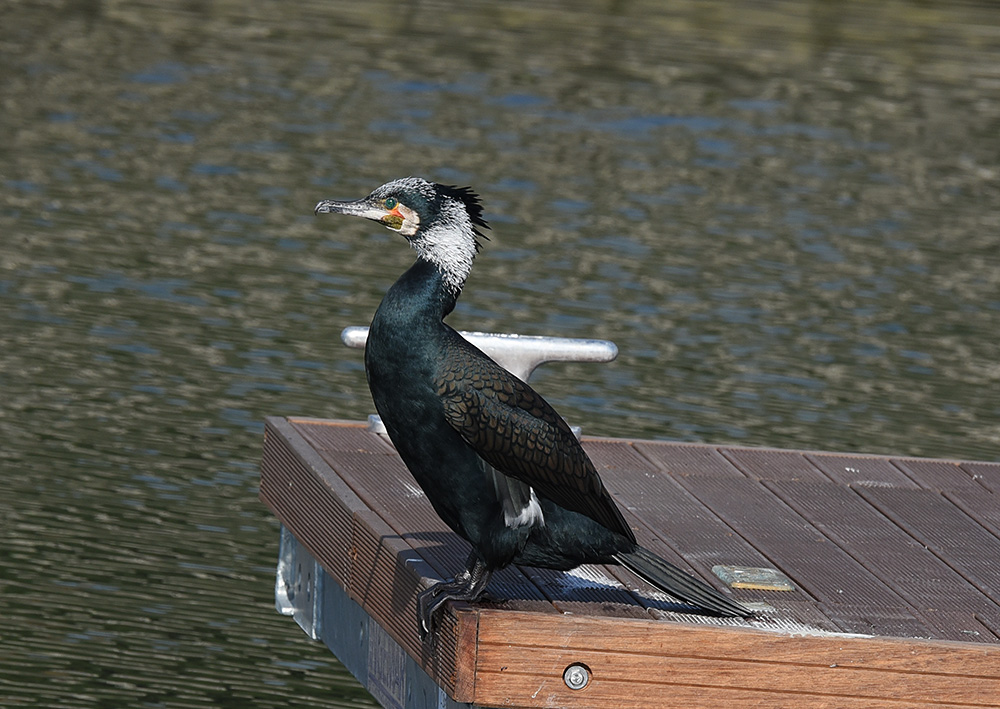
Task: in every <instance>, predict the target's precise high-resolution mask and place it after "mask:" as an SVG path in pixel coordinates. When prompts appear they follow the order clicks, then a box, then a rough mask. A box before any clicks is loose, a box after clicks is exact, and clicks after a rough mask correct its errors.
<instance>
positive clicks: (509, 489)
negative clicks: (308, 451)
mask: <svg viewBox="0 0 1000 709" xmlns="http://www.w3.org/2000/svg"><path fill="white" fill-rule="evenodd" d="M316 212H317V213H325V212H334V213H340V214H348V215H353V216H360V217H364V218H367V219H371V220H374V221H378V222H380V223H382V224H383V225H385V226H387V227H388V228H390V229H392V230H394V231H398V232H400V233H401V234H402V235H403V236H405V237H406V238H407V239H408V240H409V242H410V244H411V245H412V246H413V248H414V249H415V250H416V252H417V260H416V262H415V263H414V264H413V266H411V267H410V268H409V270H407V271H406V272H405V273H404V274H403V275H402V276H400V278H399V280H397V281H396V283H395V284H394V285H393V286H392V287H391V288H390V289H389V291H388V292H387V293H386V295H385V298H384V299H383V300H382V303H381V305H379V307H378V310H377V311H376V313H375V317H374V319H373V320H372V324H371V328H370V329H369V334H368V344H367V346H366V348H365V372H366V374H367V377H368V384H369V388H370V389H371V393H372V398H373V399H374V401H375V407H376V409H377V410H378V412H379V415H380V416H381V418H382V421H383V423H384V424H385V427H386V430H387V432H388V434H389V438H390V439H391V440H392V442H393V445H395V447H396V450H397V451H398V452H399V455H400V457H401V458H402V459H403V462H404V463H405V464H406V466H407V468H409V470H410V472H411V473H412V474H413V477H414V478H415V479H416V481H417V483H418V484H419V485H420V487H421V488H422V489H423V491H424V493H425V494H426V495H427V499H428V500H429V501H430V503H431V505H432V506H433V507H434V510H435V511H436V512H437V513H438V515H440V516H441V518H442V519H443V520H444V522H445V523H446V524H447V525H448V526H449V527H451V528H452V529H453V530H455V532H457V533H458V534H460V535H461V536H462V537H464V538H465V539H466V540H468V541H469V543H470V544H471V545H472V549H473V551H472V553H471V555H470V557H469V560H468V563H467V568H466V569H465V570H464V571H463V572H462V573H461V574H459V576H457V577H456V578H455V579H454V580H453V581H449V582H442V583H440V584H437V585H436V586H434V587H432V588H431V589H429V590H427V591H425V592H424V593H423V594H422V595H421V599H420V616H421V617H420V622H421V624H422V628H423V629H424V630H428V629H429V628H430V626H431V624H432V621H433V617H434V614H435V612H436V611H437V609H439V608H440V607H441V605H442V604H443V603H444V602H445V601H447V600H449V599H460V600H468V601H474V600H475V599H476V598H478V597H479V596H480V595H482V593H483V591H484V590H485V588H486V585H487V584H488V582H489V578H490V575H491V574H492V573H493V572H494V571H495V570H497V569H501V568H503V567H505V566H507V565H508V564H511V563H517V564H524V565H527V566H538V567H544V568H552V569H560V570H568V569H572V568H574V567H576V566H579V565H580V564H584V563H604V564H622V565H623V566H626V567H627V568H629V569H631V570H632V571H633V572H635V573H637V574H638V575H640V576H642V577H643V578H645V579H646V580H647V581H649V582H651V583H653V584H654V585H656V586H657V587H659V588H661V589H662V590H663V591H666V592H667V593H669V594H671V595H674V596H676V597H678V598H679V599H681V600H683V601H686V602H688V603H691V604H693V605H695V606H697V607H698V608H700V609H701V610H703V611H705V612H708V613H712V614H717V615H723V616H745V615H748V611H747V610H746V609H745V608H743V607H742V606H740V605H739V604H737V603H736V602H735V601H733V600H731V599H730V598H728V597H727V596H725V595H723V594H722V593H720V592H718V591H716V590H715V589H713V588H712V587H711V586H709V585H707V584H705V583H704V582H702V581H699V580H697V579H695V578H694V577H692V576H690V575H688V574H686V573H684V572H683V571H681V570H680V569H677V568H676V567H674V566H672V565H670V564H669V563H667V562H666V561H664V560H663V559H660V558H659V557H657V556H656V555H655V554H653V553H652V552H649V551H648V550H646V549H644V548H642V547H640V546H639V545H638V544H637V543H636V539H635V535H634V534H633V532H632V530H631V529H630V528H629V526H628V524H627V523H626V522H625V519H624V517H623V516H622V514H621V511H620V510H619V509H618V507H617V506H616V505H615V502H614V500H612V498H611V496H610V495H609V494H608V491H607V490H606V489H605V487H604V484H603V483H602V482H601V478H600V476H599V475H598V473H597V471H596V469H595V468H594V465H593V463H591V461H590V459H589V458H588V457H587V454H586V452H585V451H584V450H583V447H582V446H581V445H580V443H579V442H578V441H577V439H576V437H575V436H574V435H573V433H572V431H571V430H570V428H569V426H568V425H567V424H566V423H565V421H564V420H563V419H562V417H561V416H559V414H558V413H556V411H555V410H554V409H553V408H552V407H551V406H550V405H549V404H548V403H547V402H546V401H545V400H544V399H543V398H542V397H541V396H540V395H539V394H538V393H537V392H535V390H534V389H532V388H531V387H530V386H528V385H527V384H526V383H524V382H522V381H521V380H520V379H518V378H517V377H515V376H513V375H512V374H510V373H509V372H508V371H507V370H505V369H503V368H502V367H500V366H499V365H498V364H497V363H496V362H494V361H493V360H492V359H490V358H489V357H488V356H487V355H486V354H484V353H483V352H482V351H481V350H479V349H478V348H476V347H475V346H474V345H472V344H471V343H469V342H468V341H467V340H465V338H463V337H462V336H461V335H459V334H458V333H457V332H456V331H455V330H454V329H452V328H451V327H450V326H449V325H447V324H446V323H445V322H444V318H445V317H446V316H447V315H448V314H449V313H450V312H451V311H452V310H453V309H454V307H455V302H456V300H457V298H458V296H459V294H460V293H461V291H462V287H463V286H464V285H465V281H466V278H467V277H468V275H469V271H470V270H471V268H472V262H473V259H474V258H475V255H476V253H477V251H478V250H479V247H480V241H479V239H480V238H485V237H484V236H483V234H482V232H481V229H482V228H486V227H487V225H486V222H485V220H484V219H483V217H482V207H481V205H480V202H479V198H478V197H477V196H476V195H475V194H474V193H473V192H472V191H471V190H469V189H468V188H457V187H449V186H445V185H439V184H436V183H431V182H427V181H426V180H422V179H419V178H403V179H400V180H395V181H393V182H389V183H387V184H385V185H382V186H381V187H379V188H378V189H376V190H375V191H374V192H372V193H371V194H370V195H369V196H368V197H366V198H364V199H361V200H358V201H354V202H335V201H330V200H326V201H323V202H320V203H319V204H318V205H317V206H316Z"/></svg>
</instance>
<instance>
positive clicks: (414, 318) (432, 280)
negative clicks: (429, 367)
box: [376, 258, 461, 333]
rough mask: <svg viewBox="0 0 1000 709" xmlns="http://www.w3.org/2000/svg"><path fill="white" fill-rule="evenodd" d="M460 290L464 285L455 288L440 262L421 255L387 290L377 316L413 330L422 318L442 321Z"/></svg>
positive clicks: (453, 305) (429, 320)
mask: <svg viewBox="0 0 1000 709" xmlns="http://www.w3.org/2000/svg"><path fill="white" fill-rule="evenodd" d="M459 293H461V286H459V289H458V291H455V290H453V288H452V287H451V286H450V285H449V284H448V283H447V282H446V280H445V274H444V273H443V272H442V271H441V269H440V268H438V266H437V265H435V264H434V263H432V262H430V261H428V260H426V259H423V258H418V259H417V260H416V262H414V264H413V265H412V266H410V268H409V269H407V271H406V272H405V273H404V274H403V275H402V276H400V277H399V279H398V280H397V281H396V282H395V283H394V284H393V285H392V287H391V288H390V289H389V291H388V292H387V293H386V294H385V298H383V299H382V304H381V305H379V308H378V313H376V319H378V320H380V321H386V322H391V323H392V324H393V326H394V327H402V328H403V329H402V330H400V332H401V333H402V332H412V328H413V327H414V326H416V325H419V323H421V322H422V323H425V324H427V325H433V323H440V322H441V321H442V320H443V319H444V318H445V317H446V316H447V315H448V314H449V313H450V312H451V311H452V310H454V309H455V302H456V301H457V300H458V294H459Z"/></svg>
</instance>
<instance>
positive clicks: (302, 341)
mask: <svg viewBox="0 0 1000 709" xmlns="http://www.w3.org/2000/svg"><path fill="white" fill-rule="evenodd" d="M662 5H663V4H662V3H586V2H584V3H579V2H577V3H529V2H506V3H502V4H500V3H497V4H491V3H483V2H473V3H465V4H463V5H461V6H460V7H457V8H456V7H451V6H449V5H446V4H437V3H426V2H411V3H399V4H394V3H387V2H369V3H363V4H362V3H339V2H316V1H313V2H300V3H287V4H285V3H278V2H274V1H273V0H262V1H261V2H257V3H254V4H252V5H251V6H249V7H247V6H246V5H245V4H243V3H234V2H217V3H211V2H191V3H153V2H125V1H119V2H110V1H109V2H99V1H97V0H93V1H91V2H79V3H70V2H59V1H58V0H53V1H52V2H46V3H34V2H10V3H7V4H5V5H4V6H3V7H2V8H0V101H2V105H0V136H2V137H0V194H2V201H0V466H2V472H0V515H2V516H0V533H2V539H3V544H2V546H0V697H2V699H0V704H2V705H3V706H22V705H24V706H45V707H109V708H110V707H194V706H198V707H202V706H234V707H236V706H239V707H244V706H254V707H271V706H274V707H277V706H282V707H299V706H310V707H336V706H371V705H372V702H371V700H370V699H369V698H368V697H367V695H366V694H365V693H364V691H363V690H361V689H360V688H359V687H358V685H357V684H356V683H355V682H354V681H353V680H352V679H351V678H350V677H349V676H348V675H347V673H346V672H345V671H344V670H343V669H342V668H341V667H340V666H339V664H338V663H337V662H336V660H335V659H334V658H333V657H332V656H331V655H330V654H329V652H327V650H326V649H325V648H324V647H322V646H320V645H317V644H315V643H312V642H310V641H308V640H307V639H306V637H305V635H304V634H303V633H302V632H301V631H300V630H299V629H298V627H297V626H296V625H295V624H294V623H293V622H292V621H291V620H290V619H288V618H284V617H281V616H279V615H277V614H276V613H275V612H274V609H273V600H272V590H273V577H274V562H275V560H276V555H277V540H278V530H277V523H276V521H275V520H274V519H273V518H272V516H271V515H270V514H269V513H268V511H267V510H266V509H265V508H264V506H263V505H262V504H261V503H260V502H259V501H258V500H257V490H256V486H257V479H258V457H259V451H260V445H261V432H262V420H263V418H264V417H265V416H267V415H292V414H295V415H308V416H325V417H336V418H347V419H360V418H363V417H365V416H366V415H367V414H368V413H369V412H370V411H371V410H372V405H371V402H370V400H369V397H368V394H367V391H366V388H365V385H364V377H363V370H362V365H361V357H360V354H359V353H358V352H356V351H351V350H346V349H344V348H343V347H342V346H341V345H340V344H339V332H340V330H341V329H342V328H343V327H345V326H348V325H364V324H367V322H368V320H369V319H370V317H371V314H372V313H373V312H374V310H375V307H376V306H377V304H378V301H379V299H380V297H381V294H382V293H383V292H384V291H385V289H386V288H387V287H388V285H389V284H390V283H391V282H392V280H393V279H394V278H395V277H396V275H398V274H399V273H400V272H402V270H403V269H405V268H406V266H407V265H408V264H409V262H410V260H411V259H412V254H411V253H410V252H409V251H408V250H407V248H406V247H405V245H404V244H403V242H402V241H401V240H400V239H399V238H398V237H397V236H395V235H394V234H392V233H390V232H388V231H386V230H384V229H380V228H379V227H377V226H375V225H370V224H366V223H361V222H351V221H349V220H335V219H333V218H326V219H317V218H314V217H313V215H312V207H313V205H314V204H315V203H316V202H317V201H318V200H319V199H321V198H351V197H360V196H363V195H364V194H366V193H367V192H368V191H369V190H370V189H371V188H373V187H375V186H377V185H378V184H380V183H382V182H384V181H386V180H388V179H391V178H393V177H399V176H403V175H408V174H416V175H422V176H425V177H428V178H431V179H435V180H439V181H443V182H449V183H459V184H471V185H473V186H474V187H475V188H476V189H477V190H478V191H479V192H480V193H481V194H482V196H483V200H484V203H485V205H486V210H487V217H488V218H489V219H490V221H491V223H492V225H493V230H492V231H491V232H490V237H491V241H490V242H489V244H488V245H487V248H486V249H485V250H484V252H483V253H482V256H481V258H480V260H479V263H478V264H477V267H476V269H475V270H474V272H473V276H472V278H471V280H470V282H469V285H468V287H467V291H466V293H465V294H464V296H463V298H462V300H461V302H460V305H459V308H458V310H457V311H456V312H455V314H454V316H453V318H452V322H453V324H455V325H456V326H458V327H460V328H464V329H474V330H497V331H516V332H521V333H526V334H552V335H563V336H569V337H600V338H607V339H611V340H614V341H615V342H616V343H617V344H618V346H619V348H620V350H621V355H620V357H619V359H618V361H617V362H615V363H613V364H610V365H590V364H588V365H584V364H579V365H559V366H551V367H549V368H548V369H543V370H540V371H539V372H538V373H537V375H536V378H535V380H534V382H535V383H536V385H537V387H538V388H539V389H540V390H541V391H542V392H543V393H544V394H545V395H546V396H547V397H548V398H549V399H550V400H551V401H552V402H553V403H555V404H556V405H557V406H558V408H559V409H560V410H561V411H562V412H563V413H564V414H565V415H566V416H567V418H569V419H570V420H571V422H573V423H575V424H580V425H582V426H583V428H584V431H585V432H587V433H591V434H598V435H614V436H628V437H644V438H670V439H681V440H698V441H709V442H720V443H722V442H726V443H732V442H736V443H742V444H747V445H766V446H777V447H794V448H810V449H827V450H849V451H867V452H879V453H899V454H916V455H926V456H943V457H961V458H967V459H984V460H997V459H1000V452H998V451H1000V397H998V391H1000V345H998V342H1000V337H998V336H997V333H998V332H1000V244H998V242H1000V160H998V158H1000V9H996V8H995V7H993V6H985V7H977V6H975V5H962V4H955V3H940V4H933V3H924V2H893V3H886V4H882V5H879V6H877V7H876V6H875V5H873V4H870V3H862V2H854V3H852V2H844V3H839V2H828V3H804V2H773V3H755V4H745V3H730V2H707V3H679V4H672V5H671V8H672V9H669V10H667V9H664V8H663V6H662Z"/></svg>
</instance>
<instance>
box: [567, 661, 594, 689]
mask: <svg viewBox="0 0 1000 709" xmlns="http://www.w3.org/2000/svg"><path fill="white" fill-rule="evenodd" d="M563 682H565V683H566V686H567V687H569V688H570V689H583V688H584V687H586V686H587V685H588V684H590V670H589V669H587V666H586V665H580V664H573V665H570V666H569V667H567V668H566V669H565V670H564V671H563Z"/></svg>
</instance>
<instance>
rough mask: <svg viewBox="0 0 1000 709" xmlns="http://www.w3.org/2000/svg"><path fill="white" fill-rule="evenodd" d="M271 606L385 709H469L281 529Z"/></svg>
mask: <svg viewBox="0 0 1000 709" xmlns="http://www.w3.org/2000/svg"><path fill="white" fill-rule="evenodd" d="M274 601H275V607H276V608H277V609H278V612H279V613H282V614H283V615H289V616H292V617H293V618H294V619H295V622H296V623H298V624H299V627H301V628H302V630H304V631H305V633H306V635H308V636H309V637H310V638H312V639H313V640H320V641H322V642H323V644H324V645H326V646H327V647H328V648H329V649H330V650H331V651H332V652H333V654H334V655H336V656H337V659H339V660H340V662H341V664H343V665H344V667H346V668H347V670H348V671H349V672H350V673H351V674H352V675H354V677H355V678H357V680H358V681H359V682H360V683H361V684H362V685H363V686H364V687H365V689H367V690H368V691H369V692H370V693H371V695H372V697H374V698H375V701H377V702H378V703H379V704H381V705H382V706H383V707H385V709H475V707H474V705H472V704H466V703H461V702H456V701H454V700H452V699H450V698H449V697H448V695H447V693H446V692H445V691H444V689H443V688H441V687H439V686H438V685H437V683H435V682H434V680H433V679H431V678H430V677H429V676H428V674H427V673H426V672H424V670H423V669H422V668H421V667H420V666H419V665H417V663H416V662H415V661H414V660H413V658H411V657H410V656H409V655H408V654H407V653H406V651H405V650H403V648H402V647H401V646H400V645H399V643H397V642H396V641H395V640H393V639H392V637H391V636H390V635H389V634H388V633H387V632H386V631H385V630H383V628H382V626H380V625H379V624H378V623H377V622H376V621H375V619H374V618H372V617H371V616H370V615H368V614H367V613H366V612H365V611H364V610H363V609H362V608H361V606H360V605H358V604H357V603H356V602H354V601H353V600H352V599H351V598H350V597H349V596H348V595H347V593H346V592H345V591H344V589H342V588H341V587H340V584H338V583H337V582H336V581H334V580H333V579H331V578H329V576H328V575H327V573H326V571H324V570H323V567H322V566H321V565H320V564H319V563H318V562H317V561H316V559H314V558H313V556H312V554H310V553H309V551H308V550H307V549H306V548H305V547H304V546H303V545H302V544H300V543H299V541H298V540H297V539H296V538H295V535H293V534H292V533H291V532H290V531H289V530H288V529H287V528H286V527H285V526H284V525H282V526H281V546H280V548H279V551H278V569H277V574H276V577H275V584H274Z"/></svg>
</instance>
